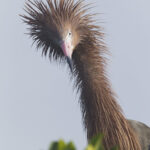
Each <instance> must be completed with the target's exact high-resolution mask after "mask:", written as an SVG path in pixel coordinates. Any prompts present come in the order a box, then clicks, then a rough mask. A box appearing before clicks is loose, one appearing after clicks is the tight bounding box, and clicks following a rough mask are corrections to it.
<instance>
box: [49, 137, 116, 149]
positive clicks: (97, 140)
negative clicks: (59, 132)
mask: <svg viewBox="0 0 150 150" xmlns="http://www.w3.org/2000/svg"><path fill="white" fill-rule="evenodd" d="M102 140H103V135H98V136H96V137H94V138H93V139H92V140H91V141H90V142H89V144H88V145H87V147H86V148H85V150H105V149H104V146H103V144H102ZM49 150H76V147H75V145H74V144H73V142H69V143H65V142H64V141H63V140H59V141H57V142H53V143H52V144H51V145H50V148H49ZM110 150H118V148H117V147H114V148H112V149H110Z"/></svg>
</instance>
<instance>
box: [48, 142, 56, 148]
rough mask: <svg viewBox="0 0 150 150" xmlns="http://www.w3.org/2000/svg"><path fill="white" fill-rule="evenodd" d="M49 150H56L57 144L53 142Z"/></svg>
mask: <svg viewBox="0 0 150 150" xmlns="http://www.w3.org/2000/svg"><path fill="white" fill-rule="evenodd" d="M49 150H58V142H53V143H52V144H51V145H50V147H49Z"/></svg>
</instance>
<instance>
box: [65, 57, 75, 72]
mask: <svg viewBox="0 0 150 150" xmlns="http://www.w3.org/2000/svg"><path fill="white" fill-rule="evenodd" d="M66 59H67V63H68V65H69V68H70V70H71V72H73V62H72V59H71V58H70V57H67V58H66Z"/></svg>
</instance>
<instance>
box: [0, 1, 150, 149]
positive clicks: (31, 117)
mask: <svg viewBox="0 0 150 150" xmlns="http://www.w3.org/2000/svg"><path fill="white" fill-rule="evenodd" d="M86 2H93V0H86ZM24 3H25V0H15V1H10V0H1V3H0V149H1V150H8V149H11V150H47V148H48V146H49V143H50V142H51V141H54V140H58V139H60V138H64V139H65V141H70V140H73V141H74V142H75V144H76V145H77V148H78V149H80V150H81V149H83V148H84V147H85V145H86V137H85V132H84V128H83V125H82V120H81V112H80V106H79V99H78V95H77V94H76V92H75V90H73V81H70V76H69V73H68V66H67V65H65V66H64V65H60V64H57V63H55V62H53V63H50V62H49V60H48V58H47V57H46V58H45V57H41V51H40V50H39V51H38V52H37V51H36V48H35V46H32V47H31V45H32V40H31V39H30V38H29V37H28V36H26V35H25V34H24V33H26V32H27V30H26V28H27V26H26V25H25V24H23V23H22V21H21V18H20V17H19V14H23V13H24V11H23V7H24ZM95 5H96V7H95V8H94V11H95V12H99V13H102V14H101V15H100V16H99V17H98V20H99V21H100V22H103V23H100V25H102V26H103V27H104V32H105V33H106V36H105V41H106V43H107V46H108V48H109V51H110V52H111V56H108V58H109V62H108V67H107V70H108V74H109V78H110V81H111V83H112V86H113V89H114V91H115V92H116V94H117V95H118V102H119V104H120V105H121V106H122V108H123V111H124V114H125V116H126V117H127V118H130V119H134V120H138V121H141V122H144V123H146V124H147V125H149V126H150V90H149V89H150V87H149V86H150V79H149V77H150V9H149V8H150V1H149V0H125V1H123V0H113V1H112V0H95Z"/></svg>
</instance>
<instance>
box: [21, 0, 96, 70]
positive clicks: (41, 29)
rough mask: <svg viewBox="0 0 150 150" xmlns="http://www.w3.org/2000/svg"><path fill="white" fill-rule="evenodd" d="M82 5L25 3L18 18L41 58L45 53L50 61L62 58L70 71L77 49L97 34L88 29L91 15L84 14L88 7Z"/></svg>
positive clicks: (66, 0)
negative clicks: (21, 18)
mask: <svg viewBox="0 0 150 150" xmlns="http://www.w3.org/2000/svg"><path fill="white" fill-rule="evenodd" d="M83 1H84V0H79V1H77V2H74V0H47V3H46V4H45V3H43V2H42V1H40V2H39V1H36V0H35V1H34V2H32V1H31V0H29V1H27V2H26V5H25V11H26V13H27V14H25V15H21V16H22V17H23V21H24V22H25V23H27V24H28V25H29V35H30V36H31V37H32V38H33V40H34V42H37V48H39V47H42V49H43V54H45V55H46V54H47V53H48V54H49V57H50V58H51V57H52V58H53V59H63V58H65V59H66V60H67V62H68V64H69V67H70V69H71V70H72V69H73V64H72V55H73V53H74V51H76V50H77V47H78V46H79V45H81V44H82V43H84V41H85V40H87V39H89V38H90V37H92V38H91V39H93V38H95V35H96V34H98V32H96V31H95V30H94V29H96V28H97V26H94V25H91V23H92V19H91V16H92V15H89V14H87V13H86V11H87V10H88V7H87V6H88V5H85V4H83ZM93 34H94V35H93ZM88 41H90V40H88ZM88 41H87V42H88Z"/></svg>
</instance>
